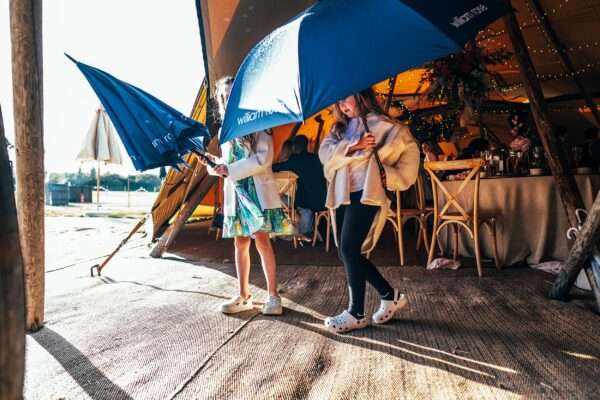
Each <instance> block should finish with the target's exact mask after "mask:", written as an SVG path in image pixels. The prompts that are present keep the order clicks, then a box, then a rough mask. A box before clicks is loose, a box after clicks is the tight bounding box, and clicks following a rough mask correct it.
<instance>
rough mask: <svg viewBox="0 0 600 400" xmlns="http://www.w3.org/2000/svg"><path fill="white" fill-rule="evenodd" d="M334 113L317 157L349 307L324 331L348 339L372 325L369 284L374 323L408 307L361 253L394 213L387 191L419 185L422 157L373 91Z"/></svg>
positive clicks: (341, 103) (339, 106)
mask: <svg viewBox="0 0 600 400" xmlns="http://www.w3.org/2000/svg"><path fill="white" fill-rule="evenodd" d="M333 113H334V117H335V119H336V123H335V124H334V127H333V129H332V132H331V134H330V135H328V137H327V138H326V139H325V140H324V141H323V143H322V144H321V147H320V149H319V157H320V159H321V162H322V163H323V166H324V170H325V177H326V178H327V181H328V191H327V203H326V205H327V207H328V208H329V209H330V210H332V214H333V215H334V218H333V220H334V226H335V234H336V235H335V238H336V243H337V245H338V254H339V257H340V259H341V261H342V262H343V264H344V267H345V269H346V278H347V281H348V287H349V293H350V302H349V303H350V304H349V306H348V309H347V310H345V311H344V312H342V313H341V314H339V315H337V316H334V317H329V318H327V319H326V320H325V326H326V327H327V328H328V329H329V330H330V331H332V332H335V333H344V332H349V331H351V330H353V329H358V328H364V327H366V326H367V325H368V324H369V318H367V317H366V316H365V311H364V300H365V290H366V283H367V282H369V283H370V284H371V285H372V286H373V287H374V288H375V290H377V292H378V293H379V296H380V298H381V304H380V307H379V309H378V310H377V311H376V312H375V313H374V314H373V316H372V319H371V320H372V322H373V323H375V324H382V323H385V322H387V321H389V320H390V319H392V317H393V316H394V313H395V312H396V311H398V310H400V309H401V308H402V307H404V306H405V305H406V304H407V300H406V297H405V296H404V295H403V294H401V293H400V292H399V290H398V289H395V288H394V287H392V286H391V284H390V283H389V282H388V281H387V280H386V279H385V278H384V277H383V276H382V275H381V273H380V272H379V271H378V270H377V268H376V267H375V265H373V263H372V262H371V261H370V260H368V259H367V258H366V257H365V255H364V254H363V253H365V252H367V251H369V250H371V249H372V248H373V246H374V243H376V242H377V238H378V236H379V235H380V233H381V230H382V229H383V226H384V225H385V220H386V217H387V215H388V212H389V210H390V208H389V207H390V201H389V199H388V197H387V195H386V190H406V189H408V188H409V187H410V186H411V185H412V184H413V183H414V182H415V181H416V179H417V174H418V171H419V162H420V152H419V147H418V146H417V144H416V142H415V140H414V138H413V137H412V135H411V133H410V131H409V129H408V127H406V126H405V125H402V124H400V123H398V122H396V121H394V120H391V119H390V118H388V117H387V116H386V115H385V113H384V112H383V110H382V109H381V107H380V106H379V104H378V103H377V101H376V99H375V95H374V93H373V91H372V89H368V90H364V91H362V92H360V93H357V94H355V95H352V96H348V97H347V98H345V99H343V100H341V101H339V102H338V103H336V104H335V105H334V112H333ZM365 124H366V125H367V126H365ZM375 153H377V157H376V156H375ZM384 186H385V187H384Z"/></svg>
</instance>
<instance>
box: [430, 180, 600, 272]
mask: <svg viewBox="0 0 600 400" xmlns="http://www.w3.org/2000/svg"><path fill="white" fill-rule="evenodd" d="M575 180H576V181H577V186H578V187H579V190H580V192H581V195H582V197H583V201H584V204H585V207H586V208H589V207H590V206H591V204H592V202H593V201H594V197H595V195H596V193H597V192H598V190H599V189H600V175H576V176H575ZM461 183H462V182H461V181H446V182H444V185H445V186H446V187H447V188H448V189H450V190H451V191H456V190H457V189H458V187H459V185H460V184H461ZM473 188H474V182H469V183H468V186H467V188H466V189H465V190H463V192H462V193H461V194H460V195H459V196H458V198H459V199H460V203H461V204H466V205H467V208H466V209H467V211H470V210H472V207H473V195H472V194H473ZM479 210H480V212H481V213H485V214H490V213H492V214H495V215H496V216H497V228H496V229H497V240H498V253H499V257H500V262H501V263H502V264H503V265H512V264H515V263H518V262H522V261H523V260H525V261H526V262H527V263H528V264H538V263H540V262H542V261H548V260H564V259H566V257H567V256H568V254H569V246H570V243H569V241H568V240H567V238H566V231H567V229H568V228H569V227H570V226H569V222H568V220H567V216H566V213H565V211H564V208H563V205H562V203H561V200H560V195H559V193H558V190H557V186H556V183H555V182H554V179H553V177H551V176H531V177H499V178H488V179H481V182H480V189H479ZM444 230H445V231H446V232H443V233H442V234H441V235H440V239H441V242H442V244H443V245H444V247H445V251H446V252H448V251H449V248H450V246H447V244H449V243H448V239H449V238H450V237H451V235H450V229H447V228H444ZM479 232H480V233H479V235H480V245H481V251H482V255H483V257H485V258H491V257H492V236H491V233H490V232H489V230H488V229H487V228H486V227H484V226H482V227H481V229H480V230H479ZM459 254H460V255H463V256H467V257H474V254H475V253H474V251H473V241H472V240H471V239H470V238H469V236H468V234H467V232H466V231H465V230H464V229H461V234H460V244H459Z"/></svg>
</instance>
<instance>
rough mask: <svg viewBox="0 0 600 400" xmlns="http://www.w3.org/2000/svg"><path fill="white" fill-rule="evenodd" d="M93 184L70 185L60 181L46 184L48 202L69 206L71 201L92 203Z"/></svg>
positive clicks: (54, 204) (50, 204) (53, 204)
mask: <svg viewBox="0 0 600 400" xmlns="http://www.w3.org/2000/svg"><path fill="white" fill-rule="evenodd" d="M92 189H93V188H92V187H91V186H70V185H67V184H60V183H48V184H46V204H47V205H49V206H68V205H69V202H71V203H91V202H92Z"/></svg>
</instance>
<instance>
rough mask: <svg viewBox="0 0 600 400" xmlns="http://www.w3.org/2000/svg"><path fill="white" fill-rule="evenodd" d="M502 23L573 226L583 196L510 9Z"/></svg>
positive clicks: (545, 151) (548, 160) (549, 164)
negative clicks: (559, 140) (562, 147)
mask: <svg viewBox="0 0 600 400" xmlns="http://www.w3.org/2000/svg"><path fill="white" fill-rule="evenodd" d="M504 23H505V25H506V32H507V33H508V36H509V37H510V40H511V42H512V45H513V50H514V52H515V56H516V57H517V60H518V62H519V70H520V72H521V77H522V78H523V83H524V85H525V90H526V92H527V97H528V98H529V103H530V106H531V112H532V115H533V119H534V121H535V124H536V126H537V131H538V135H539V137H540V141H541V142H542V146H543V147H544V153H545V156H546V161H547V162H548V166H549V167H550V171H551V172H552V175H553V176H554V180H555V182H556V185H557V187H558V191H559V194H560V198H561V201H562V203H563V207H564V209H565V212H566V214H567V218H568V220H569V223H570V225H571V226H577V223H578V222H577V215H576V213H575V210H576V209H578V208H583V200H582V198H581V194H580V193H579V188H578V187H577V182H576V181H575V177H574V176H573V175H572V174H570V173H567V171H566V168H567V165H568V164H567V161H566V159H565V153H564V152H563V151H561V149H560V146H559V144H558V139H557V138H556V135H555V134H554V129H553V127H552V124H551V122H550V117H549V115H548V106H547V104H546V101H545V99H544V94H543V91H542V86H541V84H540V82H539V80H538V78H537V75H536V72H535V69H534V67H533V63H532V61H531V57H530V56H529V52H528V51H527V45H526V44H525V39H524V38H523V35H522V33H521V30H520V29H519V23H518V22H517V18H516V16H515V15H514V13H513V12H511V13H508V14H507V15H506V16H505V17H504Z"/></svg>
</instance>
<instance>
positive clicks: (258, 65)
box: [220, 0, 510, 143]
mask: <svg viewBox="0 0 600 400" xmlns="http://www.w3.org/2000/svg"><path fill="white" fill-rule="evenodd" d="M509 10H510V9H509V6H508V2H506V1H504V0H452V1H439V0H368V1H365V0H321V1H319V2H318V3H316V4H315V5H313V6H312V7H310V8H308V9H306V10H305V11H304V12H302V13H301V14H299V15H297V16H296V17H294V18H293V19H292V20H291V21H289V22H288V23H286V24H285V25H283V26H281V27H279V28H278V29H276V30H275V31H273V32H272V33H270V34H269V35H268V36H267V37H266V38H264V39H263V40H262V41H261V42H259V43H258V44H257V45H256V46H255V47H254V48H253V49H252V50H251V51H250V53H249V54H248V56H247V57H246V59H245V60H244V62H243V63H242V65H241V67H240V69H239V71H238V73H237V75H236V78H235V82H234V84H233V88H232V92H231V95H230V98H229V103H228V105H227V110H226V113H225V119H224V121H223V126H222V130H221V137H220V141H221V143H223V142H226V141H228V140H231V139H234V138H236V137H240V136H244V135H247V134H250V133H253V132H257V131H260V130H263V129H268V128H272V127H275V126H278V125H283V124H287V123H293V122H300V121H303V120H304V119H306V118H308V117H310V116H311V115H313V114H315V113H316V112H319V111H321V110H322V109H323V108H325V107H327V106H329V105H331V104H332V103H334V102H336V101H338V100H339V99H342V98H344V97H346V96H349V95H351V94H352V93H356V92H358V91H360V90H362V89H365V88H367V87H369V86H371V85H373V84H374V83H376V82H380V81H382V80H384V79H386V78H389V77H390V76H394V75H396V74H397V73H398V72H401V71H404V70H407V69H409V68H412V67H416V66H419V65H422V64H424V63H425V62H428V61H431V60H434V59H436V58H439V57H442V56H446V55H448V54H450V53H453V52H457V51H460V50H462V49H463V47H464V45H465V43H466V42H467V41H469V40H471V39H473V38H474V37H475V36H476V34H477V32H479V31H480V30H481V29H482V28H484V27H485V26H487V25H489V24H490V23H491V22H493V21H494V20H496V19H498V18H499V17H500V16H502V15H503V14H505V13H507V12H508V11H509Z"/></svg>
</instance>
